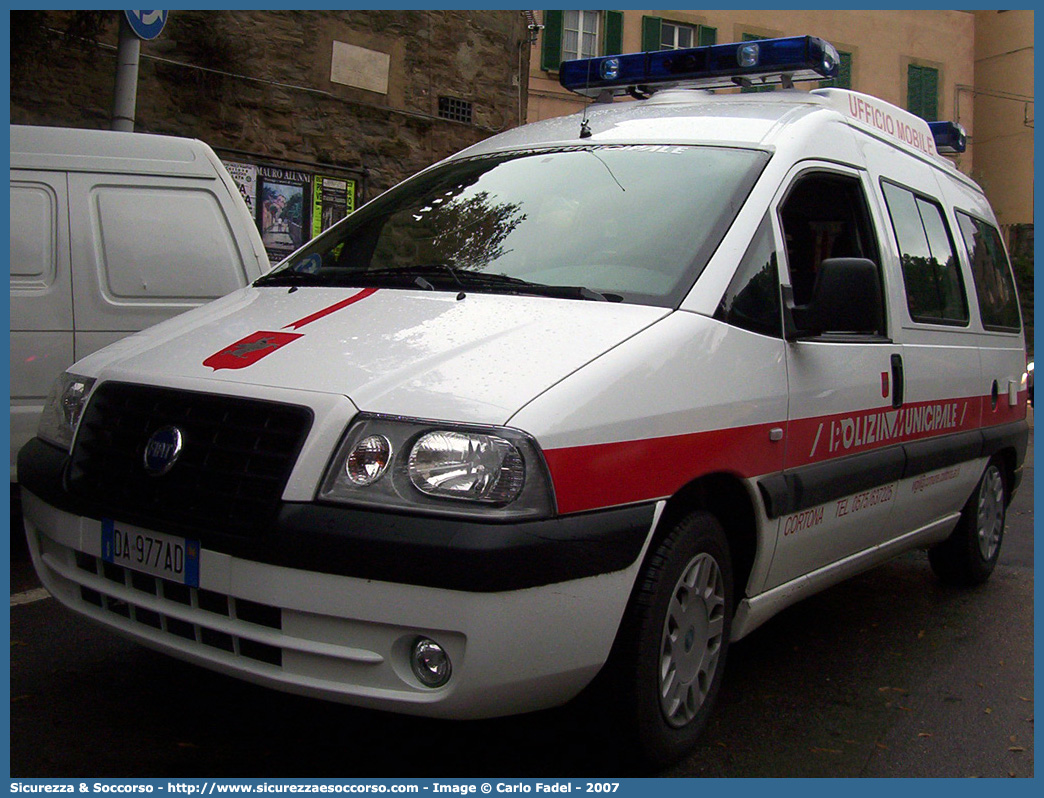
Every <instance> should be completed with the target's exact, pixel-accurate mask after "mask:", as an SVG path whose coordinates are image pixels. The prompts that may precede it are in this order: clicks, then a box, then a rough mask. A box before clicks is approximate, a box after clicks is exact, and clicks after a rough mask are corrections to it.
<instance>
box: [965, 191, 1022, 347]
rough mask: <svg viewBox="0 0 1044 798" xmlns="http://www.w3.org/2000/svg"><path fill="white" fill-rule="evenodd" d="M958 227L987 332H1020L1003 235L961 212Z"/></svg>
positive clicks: (992, 227) (1016, 298)
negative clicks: (965, 249) (1002, 241)
mask: <svg viewBox="0 0 1044 798" xmlns="http://www.w3.org/2000/svg"><path fill="white" fill-rule="evenodd" d="M957 225H958V226H959V227H960V228H961V235H962V236H963V237H964V244H965V246H967V248H968V254H969V256H970V257H971V267H972V282H974V283H975V293H976V295H977V297H978V299H979V313H980V314H981V315H982V326H983V327H985V328H986V329H987V330H1002V331H1009V332H1018V331H1019V330H1020V329H1021V323H1020V321H1019V300H1018V296H1017V295H1016V293H1015V282H1014V280H1013V279H1012V276H1011V266H1010V264H1009V263H1008V258H1007V255H1005V253H1004V246H1003V244H1002V243H1001V237H1000V233H998V232H997V228H996V227H994V226H993V225H991V224H988V223H986V222H983V221H981V220H979V219H975V218H973V217H971V216H969V215H968V214H966V213H961V212H960V211H958V212H957Z"/></svg>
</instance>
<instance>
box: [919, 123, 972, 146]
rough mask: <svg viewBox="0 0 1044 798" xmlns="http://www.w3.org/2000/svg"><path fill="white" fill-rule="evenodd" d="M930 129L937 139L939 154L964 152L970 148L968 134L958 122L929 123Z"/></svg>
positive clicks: (936, 144)
mask: <svg viewBox="0 0 1044 798" xmlns="http://www.w3.org/2000/svg"><path fill="white" fill-rule="evenodd" d="M928 129H929V130H931V131H932V138H934V139H935V149H936V150H938V151H939V152H946V153H958V152H964V151H965V149H967V147H968V134H967V133H965V132H964V128H963V127H961V126H960V125H959V124H957V123H956V122H929V123H928Z"/></svg>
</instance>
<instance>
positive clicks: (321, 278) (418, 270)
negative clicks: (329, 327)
mask: <svg viewBox="0 0 1044 798" xmlns="http://www.w3.org/2000/svg"><path fill="white" fill-rule="evenodd" d="M447 278H451V279H452V281H453V283H454V287H455V288H459V289H461V290H473V291H479V292H483V293H505V294H526V295H532V296H546V297H554V298H559V299H584V300H592V301H596V302H620V301H622V299H623V297H621V296H619V295H617V294H602V293H600V292H598V291H595V290H593V289H590V288H586V287H584V286H571V285H545V284H543V283H532V282H529V281H528V280H522V279H520V278H518V277H510V276H508V275H506V274H491V273H487V272H475V271H471V270H469V269H460V268H454V267H453V266H450V265H449V264H445V263H427V264H422V265H417V266H388V267H383V268H380V269H365V270H364V269H350V270H349V269H344V270H330V271H324V272H323V273H320V274H311V273H308V272H295V271H294V270H293V269H284V270H283V271H281V272H277V273H276V274H269V275H266V276H264V277H261V278H259V279H258V280H256V281H255V282H254V285H261V286H280V285H293V286H300V285H315V286H341V287H345V286H374V285H376V286H389V287H394V288H413V287H417V288H421V289H423V290H425V291H431V290H434V289H435V287H436V286H435V284H433V281H434V283H440V282H441V283H442V284H443V285H445V283H446V282H448V280H447Z"/></svg>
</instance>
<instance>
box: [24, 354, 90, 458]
mask: <svg viewBox="0 0 1044 798" xmlns="http://www.w3.org/2000/svg"><path fill="white" fill-rule="evenodd" d="M92 387H94V380H93V379H88V378H87V377H79V376H77V375H76V374H69V373H68V372H66V373H65V374H62V376H60V377H59V378H58V379H57V380H56V381H55V383H54V385H53V386H52V387H51V392H50V393H49V394H48V395H47V402H46V403H45V404H44V409H43V415H42V416H40V426H39V427H38V428H37V430H36V434H37V435H38V436H39V437H41V438H43V439H44V440H45V441H47V442H48V443H53V444H54V445H55V446H59V447H61V448H62V449H65V450H69V449H71V448H72V441H73V436H74V435H75V434H76V425H77V424H79V423H80V416H81V415H82V414H83V408H84V407H86V406H87V397H88V396H90V393H91V388H92Z"/></svg>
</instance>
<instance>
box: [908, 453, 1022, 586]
mask: <svg viewBox="0 0 1044 798" xmlns="http://www.w3.org/2000/svg"><path fill="white" fill-rule="evenodd" d="M1008 500H1009V497H1008V483H1007V480H1006V479H1005V476H1004V468H1003V466H1002V464H1001V462H1000V461H999V460H997V459H996V458H994V459H992V460H990V462H989V464H988V465H987V466H986V471H985V472H983V475H982V479H980V480H979V484H978V485H976V487H975V490H974V491H973V492H972V495H971V498H969V499H968V503H967V504H965V505H964V509H963V510H962V511H961V518H960V520H959V521H958V522H957V526H956V528H955V529H954V530H953V533H952V534H951V535H950V537H948V538H947V539H946V540H944V541H943V542H942V543H940V544H938V545H936V546H933V547H932V548H930V549H929V550H928V561H929V562H930V563H931V565H932V570H933V571H935V574H936V576H938V577H939V579H940V580H942V581H943V582H945V583H947V584H950V585H958V586H962V587H968V586H971V585H979V584H982V583H983V582H985V581H986V580H987V579H989V578H990V574H991V573H993V569H994V567H995V566H996V565H997V558H998V557H999V556H1000V549H1001V543H1002V541H1003V540H1004V520H1005V513H1006V511H1007V507H1008Z"/></svg>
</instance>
